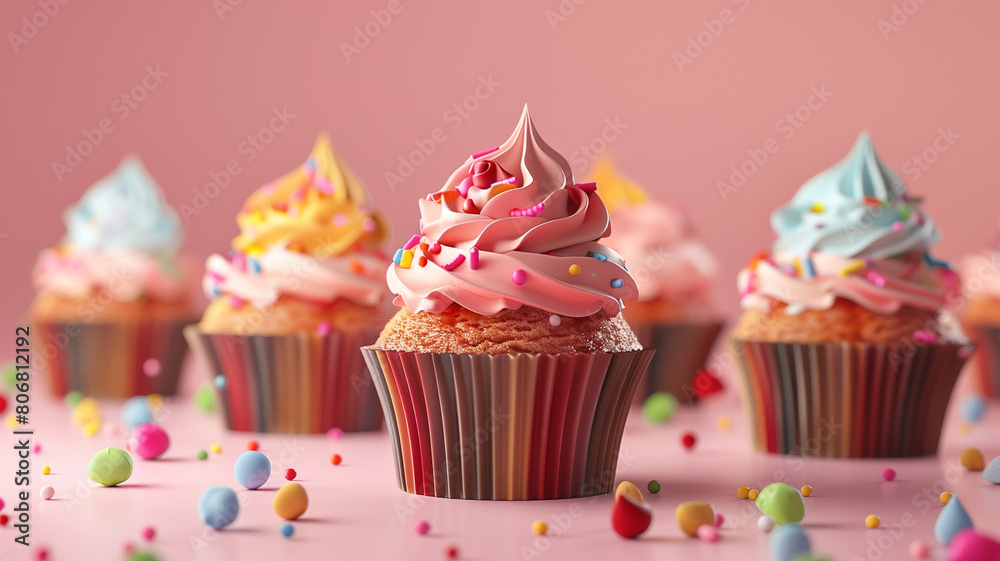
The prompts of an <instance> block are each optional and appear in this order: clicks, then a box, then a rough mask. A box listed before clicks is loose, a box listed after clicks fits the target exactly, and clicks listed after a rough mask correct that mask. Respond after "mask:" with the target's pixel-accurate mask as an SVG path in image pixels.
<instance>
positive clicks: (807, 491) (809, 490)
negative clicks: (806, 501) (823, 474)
mask: <svg viewBox="0 0 1000 561" xmlns="http://www.w3.org/2000/svg"><path fill="white" fill-rule="evenodd" d="M799 491H800V492H801V493H802V496H803V497H808V496H809V495H812V494H813V488H812V486H810V485H803V486H802V488H801V489H799Z"/></svg>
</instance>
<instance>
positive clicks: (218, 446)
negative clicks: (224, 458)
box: [212, 444, 222, 454]
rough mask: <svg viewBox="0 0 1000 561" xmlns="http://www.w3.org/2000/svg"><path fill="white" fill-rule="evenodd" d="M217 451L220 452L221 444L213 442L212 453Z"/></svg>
mask: <svg viewBox="0 0 1000 561" xmlns="http://www.w3.org/2000/svg"><path fill="white" fill-rule="evenodd" d="M219 452H222V446H220V445H219V444H213V445H212V453H213V454H218V453H219Z"/></svg>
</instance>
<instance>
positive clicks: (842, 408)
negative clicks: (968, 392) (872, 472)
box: [733, 340, 971, 458]
mask: <svg viewBox="0 0 1000 561" xmlns="http://www.w3.org/2000/svg"><path fill="white" fill-rule="evenodd" d="M733 347H734V352H735V357H736V361H737V363H738V364H739V366H740V369H741V370H742V378H743V398H744V406H745V409H746V410H747V412H748V414H749V415H750V421H751V426H752V432H753V439H754V444H755V446H756V448H757V449H758V450H759V451H762V452H770V453H778V454H790V455H801V456H825V457H843V458H894V457H915V456H928V455H933V454H936V453H937V450H938V442H939V440H940V437H941V427H942V425H943V424H944V416H945V411H946V409H947V407H948V401H949V398H950V397H951V393H952V390H953V389H954V386H955V381H956V380H957V379H958V374H959V372H960V371H961V370H962V366H963V364H964V363H965V361H966V358H967V357H968V356H969V353H970V351H971V346H970V345H960V344H954V343H937V344H913V343H898V344H874V343H812V344H793V343H787V344H786V343H771V342H758V341H744V340H734V341H733Z"/></svg>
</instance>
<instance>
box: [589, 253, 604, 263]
mask: <svg viewBox="0 0 1000 561" xmlns="http://www.w3.org/2000/svg"><path fill="white" fill-rule="evenodd" d="M587 257H593V258H594V259H597V260H598V261H600V262H602V263H603V262H605V261H607V260H608V256H607V255H604V254H603V253H598V252H596V251H588V252H587Z"/></svg>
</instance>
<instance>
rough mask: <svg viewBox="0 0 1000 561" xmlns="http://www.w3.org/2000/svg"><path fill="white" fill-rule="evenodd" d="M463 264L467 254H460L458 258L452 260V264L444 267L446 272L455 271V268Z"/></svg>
mask: <svg viewBox="0 0 1000 561" xmlns="http://www.w3.org/2000/svg"><path fill="white" fill-rule="evenodd" d="M462 263H465V254H464V253H459V254H458V255H457V256H455V258H454V259H452V260H451V262H449V263H448V264H447V265H445V266H444V270H445V271H454V270H455V268H456V267H458V266H459V265H461V264H462Z"/></svg>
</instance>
